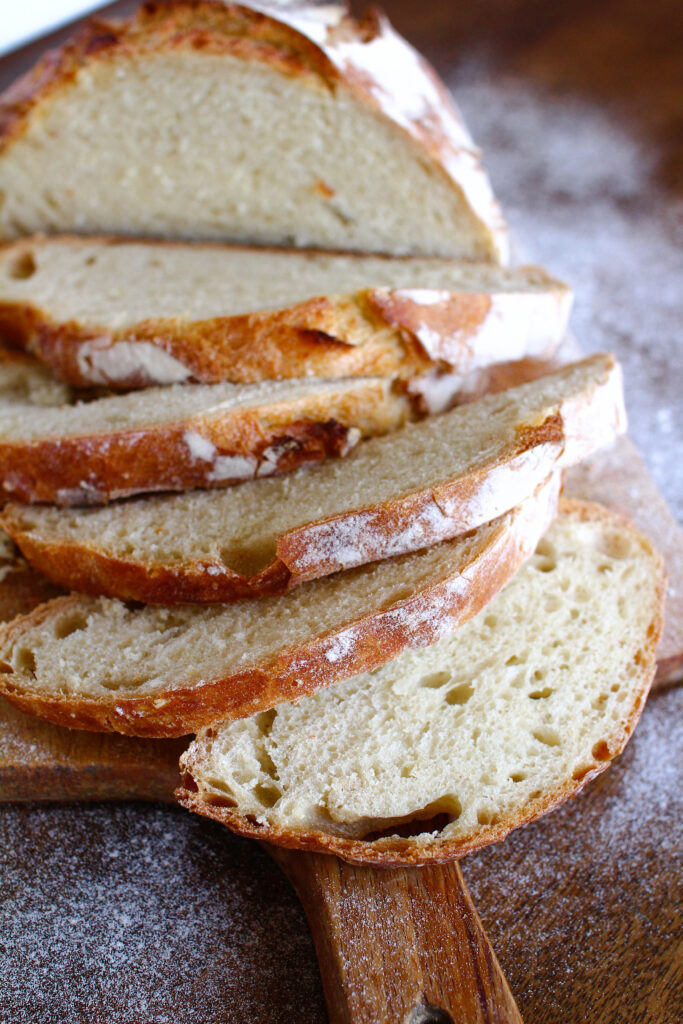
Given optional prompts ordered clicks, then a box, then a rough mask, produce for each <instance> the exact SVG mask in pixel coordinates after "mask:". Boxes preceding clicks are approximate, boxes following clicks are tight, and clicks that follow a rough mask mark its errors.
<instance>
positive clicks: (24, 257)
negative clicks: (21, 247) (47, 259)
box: [7, 250, 38, 281]
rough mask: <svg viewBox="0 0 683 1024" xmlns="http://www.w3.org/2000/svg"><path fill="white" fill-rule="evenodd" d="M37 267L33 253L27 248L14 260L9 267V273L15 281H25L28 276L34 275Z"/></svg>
mask: <svg viewBox="0 0 683 1024" xmlns="http://www.w3.org/2000/svg"><path fill="white" fill-rule="evenodd" d="M37 269H38V268H37V267H36V261H35V257H34V255H33V253H32V252H29V251H28V250H27V251H25V252H22V253H20V254H19V255H18V256H16V257H15V258H14V259H13V260H12V262H11V263H10V265H9V266H8V268H7V273H8V275H9V277H13V278H14V280H15V281H25V280H27V278H29V277H33V275H34V274H35V272H36V270H37Z"/></svg>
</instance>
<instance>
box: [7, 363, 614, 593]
mask: <svg viewBox="0 0 683 1024" xmlns="http://www.w3.org/2000/svg"><path fill="white" fill-rule="evenodd" d="M625 423H626V419H625V415H624V409H623V398H622V392H621V370H620V367H619V364H618V363H616V362H615V360H614V359H613V357H612V356H605V355H602V356H600V355H598V356H593V357H591V358H590V359H586V360H584V361H583V362H580V363H576V364H574V365H572V366H568V367H565V368H563V369H561V370H558V371H557V372H555V373H552V374H550V375H548V376H547V377H544V378H542V379H540V380H537V381H534V382H533V383H530V384H524V385H522V386H521V387H517V388H511V389H510V390H508V391H506V392H504V393H502V394H499V395H494V396H488V397H486V398H484V399H481V400H480V401H479V402H477V403H474V404H472V405H469V406H467V407H462V408H459V409H455V410H453V411H451V412H448V413H444V414H443V415H442V416H439V417H432V418H430V419H427V420H424V421H422V422H421V423H410V424H408V425H406V426H405V427H403V429H401V430H399V431H397V432H395V433H393V434H390V435H388V436H386V437H383V438H375V439H371V440H369V441H366V442H364V443H363V444H361V445H359V446H358V447H357V448H356V449H355V450H354V451H353V452H352V453H351V454H350V455H349V456H348V458H347V459H345V460H343V461H341V462H331V461H330V462H326V463H324V464H322V465H320V466H317V467H314V468H311V469H302V470H298V471H296V472H294V473H292V474H290V475H289V476H287V477H281V478H278V479H270V480H258V481H253V482H248V483H245V484H243V485H241V486H240V487H236V488H235V487H233V488H229V489H227V490H221V491H204V492H193V493H189V494H180V495H164V496H163V497H153V498H144V499H138V500H136V501H131V502H126V503H125V504H117V505H114V506H109V507H107V508H104V509H91V510H87V511H85V510H82V509H79V510H78V511H73V512H72V511H69V510H60V509H55V508H50V507H47V506H33V507H28V506H26V505H18V504H10V505H8V506H6V507H5V509H4V511H3V514H2V515H1V516H0V525H2V526H3V528H4V529H5V530H7V532H8V533H9V534H10V535H11V536H12V537H13V538H14V540H15V541H16V542H17V543H18V544H19V546H20V548H21V549H22V551H23V552H24V554H25V556H26V558H27V559H28V560H29V562H30V563H31V564H32V565H35V566H36V567H37V568H39V569H40V570H41V571H42V572H44V573H45V574H46V575H47V576H49V577H50V578H51V579H53V580H55V581H56V582H58V583H61V584H63V585H64V586H67V587H71V588H72V589H74V590H80V591H84V592H86V593H90V594H98V595H99V594H104V595H108V596H110V597H121V598H124V599H133V600H138V601H152V602H159V603H161V604H173V603H177V602H182V601H230V600H234V599H236V598H241V597H249V596H256V595H258V594H267V593H282V592H283V591H285V590H289V589H291V588H292V587H294V586H296V585H298V584H299V583H302V582H303V581H305V580H310V579H314V578H316V577H319V576H324V575H329V574H330V573H334V572H337V571H338V570H340V569H349V568H351V567H353V566H357V565H362V564H364V563H366V562H370V561H375V560H377V559H380V558H387V557H390V556H392V555H397V554H402V553H405V552H407V551H414V550H417V549H418V548H423V547H428V546H429V545H430V544H434V543H437V542H438V541H442V540H445V539H447V538H450V537H454V536H457V535H458V534H461V533H466V532H467V531H468V530H472V529H474V528H475V527H477V526H480V525H481V524H482V523H486V522H490V521H491V520H492V519H494V518H495V517H496V516H499V515H502V514H503V513H504V512H506V511H508V510H509V509H510V508H513V507H514V506H515V505H517V504H518V503H519V502H521V501H523V500H524V499H525V498H527V497H528V496H529V495H531V494H532V493H533V491H534V489H535V488H536V487H537V486H538V485H539V484H540V483H541V482H542V481H543V480H544V479H545V478H546V477H547V476H548V475H549V474H550V473H551V472H552V471H553V470H554V469H555V468H564V467H567V466H569V465H572V464H573V463H575V462H577V461H579V460H580V459H582V458H585V457H586V456H587V455H589V454H590V453H591V452H592V451H594V450H595V449H596V448H598V447H600V446H602V445H604V444H607V443H609V442H611V441H613V440H614V438H615V437H616V435H617V434H618V433H619V432H620V431H623V430H624V429H625Z"/></svg>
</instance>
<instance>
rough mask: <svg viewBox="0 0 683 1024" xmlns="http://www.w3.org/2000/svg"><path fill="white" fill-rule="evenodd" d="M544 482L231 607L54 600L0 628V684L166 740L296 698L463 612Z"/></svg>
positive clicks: (549, 488)
mask: <svg viewBox="0 0 683 1024" xmlns="http://www.w3.org/2000/svg"><path fill="white" fill-rule="evenodd" d="M558 486H559V482H558V479H557V475H555V477H553V478H550V479H549V480H548V481H546V483H545V484H544V485H543V486H542V487H541V488H540V489H539V490H538V491H537V492H536V494H535V495H534V496H533V497H531V498H528V499H527V500H526V502H524V503H523V504H522V505H520V506H518V507H517V508H516V509H514V510H512V511H511V512H508V513H506V514H505V515H504V516H501V517H500V518H499V519H497V520H495V521H494V522H493V523H490V524H486V525H484V526H481V527H479V529H477V530H475V531H473V532H472V533H470V534H468V535H466V536H464V537H460V538H457V539H456V540H452V541H445V542H444V543H443V544H441V545H436V546H435V547H432V548H430V549H428V550H427V551H423V552H420V553H419V554H410V555H402V556H399V557H398V558H395V559H389V560H385V561H383V562H378V563H377V564H375V565H372V566H363V567H362V568H360V569H352V570H351V571H350V572H349V573H339V574H337V575H336V576H331V577H328V578H326V579H323V580H314V581H313V582H312V583H308V584H306V585H304V586H302V587H300V588H299V589H298V590H296V591H294V593H292V594H287V595H284V596H282V597H265V598H261V599H260V600H252V601H242V602H239V603H237V604H231V605H212V606H208V607H207V606H202V605H196V604H195V605H179V606H176V607H175V608H162V607H157V606H151V605H148V606H144V607H140V606H138V607H128V606H126V605H125V604H123V603H122V602H120V601H116V600H112V599H107V598H94V597H84V596H81V595H77V594H74V595H72V596H70V597H65V598H57V599H56V600H55V601H50V602H48V603H47V604H45V605H43V606H42V607H41V608H38V609H36V611H35V612H33V613H32V614H31V615H28V616H26V617H25V618H24V619H18V620H16V621H15V622H14V623H13V624H12V625H11V626H8V627H4V628H3V629H0V692H1V693H3V694H4V695H5V696H6V697H7V699H8V700H10V701H11V702H12V703H13V704H16V705H17V707H19V708H21V709H23V710H25V711H31V712H33V713H34V714H37V715H39V716H40V717H43V718H47V719H48V720H50V721H53V722H57V723H58V724H62V725H69V726H72V727H75V728H83V729H95V730H98V729H99V730H105V731H116V732H123V733H129V734H132V735H138V736H179V735H183V734H185V733H189V732H195V731H196V730H197V729H198V728H200V727H201V726H203V725H208V724H210V723H211V722H215V721H216V720H217V719H219V718H223V717H228V716H229V717H241V716H245V715H250V714H253V713H255V712H257V711H261V710H265V709H267V708H270V707H273V706H274V705H276V704H278V703H280V702H281V701H284V700H291V699H293V698H297V697H303V696H304V695H306V694H308V693H312V692H313V691H315V690H317V689H319V688H320V687H324V686H329V685H330V684H331V683H334V682H337V681H338V680H340V679H345V678H347V677H349V676H352V675H355V674H356V673H358V672H361V671H366V670H368V671H370V670H372V669H374V668H376V667H377V666H379V665H381V664H383V663H384V662H385V661H387V660H389V659H390V658H393V657H396V655H398V654H400V652H401V651H403V650H404V649H405V648H406V647H424V646H426V645H427V644H430V643H433V642H434V641H435V640H437V639H439V638H440V637H442V636H443V635H444V634H445V633H447V632H450V631H451V630H453V629H455V628H456V627H457V626H458V625H460V624H461V623H462V622H465V621H466V620H467V619H468V618H470V617H471V616H472V615H474V614H475V613H476V612H477V611H479V609H480V608H482V607H483V605H484V604H486V602H487V601H488V600H490V598H491V597H492V596H493V595H494V594H495V593H496V592H497V591H498V590H499V589H500V588H501V587H502V586H503V585H504V584H505V583H506V582H507V581H508V579H509V578H510V577H511V576H512V574H513V573H514V572H515V571H516V569H517V568H518V567H519V565H520V564H521V562H522V561H523V559H524V558H525V557H526V556H527V555H529V554H531V552H532V551H533V549H534V547H535V545H536V542H537V541H538V539H539V537H540V536H541V535H542V533H543V531H544V529H545V528H546V526H547V524H548V523H549V522H550V520H551V519H552V517H553V515H554V514H555V510H556V507H557V492H558Z"/></svg>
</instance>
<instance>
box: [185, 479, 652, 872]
mask: <svg viewBox="0 0 683 1024" xmlns="http://www.w3.org/2000/svg"><path fill="white" fill-rule="evenodd" d="M560 511H561V513H564V514H574V515H577V516H579V518H581V519H582V520H602V521H605V520H610V521H612V522H615V521H616V522H617V523H619V524H620V527H621V528H622V529H623V530H625V531H627V532H628V533H629V534H630V535H631V536H632V537H636V538H637V539H638V541H639V543H640V544H641V545H642V546H643V547H645V548H647V549H648V551H649V552H650V554H651V555H653V556H654V564H655V567H656V570H657V573H658V579H657V583H656V587H655V607H654V609H653V618H652V621H651V623H650V625H649V627H648V630H647V636H646V641H645V644H644V647H643V650H644V655H645V656H644V657H643V658H642V660H641V661H640V662H639V664H640V668H641V672H640V677H639V680H638V683H637V684H634V688H633V701H632V705H631V709H630V714H629V715H628V717H627V719H626V721H622V722H620V723H618V725H617V726H615V728H614V730H613V731H612V732H611V733H610V735H609V736H608V737H607V738H605V740H604V743H603V745H602V746H601V748H600V752H599V757H597V756H596V757H595V762H594V764H593V765H592V766H590V767H588V768H586V770H585V771H583V770H582V773H581V777H580V778H572V779H570V780H568V781H566V782H565V783H563V784H561V785H560V786H558V787H557V788H556V789H555V790H553V791H552V792H550V793H545V794H542V795H541V796H540V797H538V798H537V799H535V800H532V801H530V802H529V804H528V805H527V806H526V808H525V809H524V811H523V812H519V811H518V812H516V813H513V814H508V815H507V816H505V817H503V818H502V819H501V820H500V821H499V822H497V823H496V824H495V825H488V826H480V827H479V828H478V829H477V830H475V831H473V832H472V833H471V834H470V835H467V836H464V837H462V838H458V839H447V838H446V839H443V840H438V839H437V840H436V841H434V842H430V843H428V844H427V845H423V844H419V843H416V842H415V841H414V840H411V839H410V838H402V837H400V836H386V837H383V838H380V839H376V840H374V841H372V842H368V841H364V840H358V839H348V838H344V837H340V836H333V835H330V834H327V833H324V832H321V831H319V830H313V829H294V828H289V829H287V828H282V827H278V826H272V825H260V824H258V823H255V822H253V821H251V820H249V819H248V818H247V817H245V816H244V815H241V814H239V812H237V811H236V810H235V809H234V808H232V807H228V806H222V805H221V804H220V803H212V802H211V801H209V800H207V799H204V798H202V797H201V796H200V795H199V793H198V791H197V785H196V782H195V780H194V778H193V775H192V769H193V761H192V755H191V748H190V750H189V751H186V752H185V754H183V756H182V758H181V762H180V764H181V774H182V776H183V784H182V786H181V787H180V788H179V789H178V790H176V797H177V799H178V801H179V803H181V804H182V805H183V806H184V807H186V808H187V809H188V810H191V811H194V812H195V813H197V814H201V815H203V816H204V817H208V818H212V819H213V820H215V821H218V822H220V823H221V824H223V825H226V826H227V827H228V828H230V829H231V830H232V831H234V832H237V833H239V834H240V835H243V836H248V837H250V838H255V839H260V840H263V841H265V842H269V843H273V844H275V845H277V846H283V847H287V848H289V849H299V850H312V851H315V852H317V853H329V854H334V855H335V856H337V857H340V858H341V859H342V860H345V861H348V862H350V863H352V864H372V865H374V866H375V867H387V868H389V867H399V866H406V867H411V866H419V865H421V864H428V863H431V864H438V863H444V862H446V861H450V860H457V859H459V858H460V857H464V856H465V855H466V854H468V853H472V852H474V851H475V850H478V849H481V848H482V847H484V846H488V845H489V844H491V843H495V842H500V841H501V840H502V839H505V837H506V836H507V835H509V833H510V832H512V831H514V830H515V829H517V828H520V827H521V826H523V825H526V824H529V823H530V822H532V821H536V820H537V819H538V818H540V817H542V816H543V815H545V814H547V813H548V812H549V811H552V810H554V809H555V808H556V807H558V806H560V805H561V804H563V803H565V802H566V801H567V800H569V799H570V798H571V797H573V796H575V795H576V794H577V793H578V792H579V791H580V790H581V789H583V787H584V786H586V785H587V784H588V783H589V782H590V781H591V780H592V779H594V778H595V777H596V776H597V775H599V774H600V773H601V772H603V771H605V769H606V768H608V767H609V765H610V763H611V762H612V761H613V760H614V759H615V758H616V757H618V756H619V755H620V754H621V752H622V751H623V749H624V747H625V746H626V744H627V742H628V740H629V739H630V737H631V735H632V734H633V731H634V729H635V727H636V725H637V723H638V720H639V718H640V715H641V713H642V710H643V707H644V706H645V701H646V699H647V695H648V692H649V689H650V686H651V684H652V680H653V678H654V674H655V656H656V649H657V643H658V641H659V638H660V635H661V632H662V627H663V616H664V600H665V594H666V575H665V572H664V564H663V561H662V559H661V557H660V556H659V554H658V553H657V552H656V550H655V549H654V548H653V546H652V544H651V542H650V541H649V540H648V539H647V538H646V537H645V536H644V535H643V534H642V533H640V532H639V531H637V530H636V529H635V527H634V526H633V524H632V523H631V522H630V520H628V519H626V517H624V516H620V515H618V514H616V513H614V512H611V511H608V510H607V509H604V508H602V507H601V506H599V505H596V504H594V503H592V502H582V501H577V500H572V501H568V500H566V499H563V500H562V501H561V503H560Z"/></svg>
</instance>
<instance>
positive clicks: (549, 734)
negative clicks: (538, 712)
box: [531, 725, 561, 747]
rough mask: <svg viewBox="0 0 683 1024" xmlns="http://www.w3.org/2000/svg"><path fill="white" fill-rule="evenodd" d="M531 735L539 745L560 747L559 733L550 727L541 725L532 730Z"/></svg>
mask: <svg viewBox="0 0 683 1024" xmlns="http://www.w3.org/2000/svg"><path fill="white" fill-rule="evenodd" d="M531 735H532V736H533V737H534V739H536V740H538V742H539V743H545V745H546V746H547V747H559V746H560V743H561V740H560V736H559V733H558V732H557V730H556V729H553V728H552V727H551V726H549V725H539V726H537V727H536V728H535V729H532V730H531Z"/></svg>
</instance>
